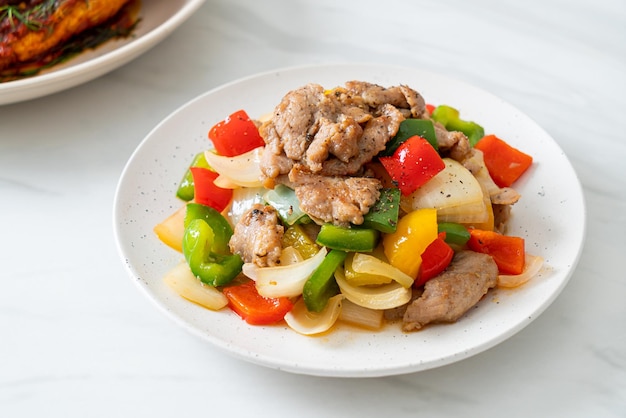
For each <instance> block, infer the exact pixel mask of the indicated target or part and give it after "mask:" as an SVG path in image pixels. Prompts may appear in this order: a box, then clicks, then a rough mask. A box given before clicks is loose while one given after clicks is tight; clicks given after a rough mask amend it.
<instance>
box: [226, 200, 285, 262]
mask: <svg viewBox="0 0 626 418" xmlns="http://www.w3.org/2000/svg"><path fill="white" fill-rule="evenodd" d="M283 233H284V228H283V226H282V225H280V223H279V222H278V213H277V212H276V209H274V208H273V207H271V206H264V205H261V204H258V203H257V204H255V205H253V206H252V208H250V209H249V210H248V211H247V212H246V213H245V214H244V215H243V217H242V218H241V220H240V221H239V222H238V223H237V225H236V226H235V231H234V234H233V236H232V237H231V239H230V242H229V243H228V244H229V247H230V251H231V252H232V253H234V254H239V255H240V256H241V258H242V259H243V261H244V262H246V263H254V264H256V265H258V266H259V267H266V266H275V265H277V264H280V254H281V252H282V251H281V250H282V246H281V240H282V237H283Z"/></svg>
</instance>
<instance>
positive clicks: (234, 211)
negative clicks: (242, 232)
mask: <svg viewBox="0 0 626 418" xmlns="http://www.w3.org/2000/svg"><path fill="white" fill-rule="evenodd" d="M218 179H219V177H218ZM216 184H217V183H216ZM220 187H221V186H220ZM265 191H266V190H265V188H263V187H240V188H238V189H234V190H233V198H232V199H231V200H230V205H229V206H228V207H227V208H226V209H225V210H224V211H223V212H222V214H223V215H224V216H225V217H226V219H228V221H229V222H230V224H231V226H232V227H233V228H234V226H235V225H237V223H239V220H240V219H241V217H242V216H243V214H244V213H246V212H247V211H248V210H249V209H250V208H251V207H252V206H253V205H254V204H255V203H263V193H265Z"/></svg>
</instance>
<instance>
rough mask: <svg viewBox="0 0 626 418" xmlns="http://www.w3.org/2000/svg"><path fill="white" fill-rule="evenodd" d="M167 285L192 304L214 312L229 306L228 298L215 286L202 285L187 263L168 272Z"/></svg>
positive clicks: (165, 278) (166, 276)
mask: <svg viewBox="0 0 626 418" xmlns="http://www.w3.org/2000/svg"><path fill="white" fill-rule="evenodd" d="M163 280H164V281H165V283H166V284H167V285H168V286H169V287H171V288H172V290H174V291H175V292H176V293H178V294H179V295H181V296H182V297H184V298H185V299H188V300H190V301H192V302H195V303H197V304H198V305H202V306H204V307H205V308H207V309H211V310H214V311H217V310H220V309H222V308H223V307H225V306H226V305H228V299H226V296H224V294H223V293H222V292H220V291H219V290H217V289H216V288H214V287H213V286H208V285H206V284H204V283H202V282H201V281H200V280H198V278H197V277H196V276H195V275H194V274H193V273H192V272H191V270H190V269H189V266H188V265H187V263H184V262H183V263H180V264H178V265H177V266H176V267H174V268H173V269H172V270H170V271H169V272H167V274H166V275H165V277H164V278H163Z"/></svg>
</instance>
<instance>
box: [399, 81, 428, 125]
mask: <svg viewBox="0 0 626 418" xmlns="http://www.w3.org/2000/svg"><path fill="white" fill-rule="evenodd" d="M400 91H401V92H402V94H403V95H404V98H405V100H406V102H407V104H408V105H409V109H410V110H411V116H412V117H414V118H418V119H424V118H427V117H428V112H427V111H426V101H425V100H424V97H422V95H421V94H419V93H418V92H417V91H416V90H413V89H412V88H410V87H409V86H406V85H404V84H402V85H400Z"/></svg>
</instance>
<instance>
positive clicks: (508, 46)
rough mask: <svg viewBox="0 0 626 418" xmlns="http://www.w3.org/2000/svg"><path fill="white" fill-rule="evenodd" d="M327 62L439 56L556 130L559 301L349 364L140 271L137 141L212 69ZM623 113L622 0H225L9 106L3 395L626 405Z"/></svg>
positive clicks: (584, 410)
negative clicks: (435, 345)
mask: <svg viewBox="0 0 626 418" xmlns="http://www.w3.org/2000/svg"><path fill="white" fill-rule="evenodd" d="M145 1H149V0H145ZM327 62H378V63H390V64H394V65H403V66H414V67H419V68H423V69H427V70H431V71H435V72H440V73H443V74H446V75H449V76H451V77H454V78H458V79H461V80H464V81H466V82H469V83H471V84H474V85H477V86H479V87H481V88H483V89H486V90H489V91H491V92H492V93H494V94H496V95H498V96H500V97H502V98H503V99H505V100H506V101H508V102H510V103H512V104H513V105H515V106H516V107H518V108H519V109H521V110H522V111H524V112H525V113H527V114H528V115H529V116H531V117H532V118H533V119H535V120H536V121H537V122H538V123H539V124H540V125H541V126H543V127H544V128H545V129H546V130H547V131H548V132H549V133H550V134H551V135H552V136H553V137H554V138H555V140H556V141H557V142H558V143H559V145H560V146H561V147H562V148H563V150H564V152H565V153H566V155H567V156H568V157H569V158H570V160H571V162H572V163H573V165H574V168H575V169H576V171H577V173H578V175H579V176H580V179H581V182H582V184H583V187H584V191H585V197H586V202H587V210H588V232H587V242H586V245H585V247H584V250H583V253H582V256H581V260H580V263H579V265H578V268H577V270H576V271H575V273H574V274H573V276H572V278H571V281H570V283H569V284H568V286H567V287H566V288H565V290H564V291H563V292H562V294H561V295H560V296H559V298H558V299H557V300H556V301H555V302H554V303H553V305H552V306H551V307H549V308H548V309H547V311H546V312H545V313H544V314H543V315H541V316H540V317H539V318H538V319H536V320H535V321H534V322H532V323H531V324H530V325H529V326H528V327H526V328H525V329H523V330H522V331H521V332H519V333H518V334H516V335H515V336H514V337H512V338H510V339H509V340H507V341H505V342H504V343H502V344H500V345H498V346H496V347H494V348H492V349H489V350H487V351H486V352H484V353H481V354H479V355H476V356H474V357H471V358H469V359H467V360H464V361H461V362H458V363H454V364H451V365H448V366H444V367H441V368H437V369H432V370H428V371H424V372H420V373H414V374H408V375H402V376H396V377H386V378H370V379H333V378H321V377H308V376H302V375H297V374H289V373H285V372H280V371H276V370H272V369H267V368H264V367H261V366H257V365H253V364H249V363H247V362H244V361H240V360H238V359H234V358H232V357H230V356H228V355H226V354H224V353H223V352H221V351H218V350H216V349H214V348H213V347H211V346H209V345H208V344H207V343H205V342H203V341H201V340H199V339H197V338H195V337H193V336H191V335H190V334H188V333H187V332H185V331H184V330H182V329H180V328H178V327H177V326H176V325H175V324H174V323H173V322H172V321H170V320H168V319H167V318H165V317H164V316H163V315H162V314H161V313H160V312H159V311H158V310H156V309H155V308H154V306H153V305H152V304H151V303H150V302H148V301H147V300H146V299H145V298H143V297H142V296H141V295H140V294H139V292H137V289H136V288H135V286H134V285H133V284H132V283H131V281H130V280H129V279H128V277H127V274H126V272H125V270H124V266H123V265H122V263H121V261H120V259H119V256H118V254H117V251H116V248H115V243H114V240H113V233H112V221H111V212H112V202H113V196H114V191H115V187H116V184H117V181H118V178H119V175H120V173H121V170H122V168H123V167H124V164H125V163H126V161H127V159H128V157H129V156H130V154H131V152H132V151H133V150H134V148H135V147H136V146H137V145H138V143H139V142H140V141H141V140H142V139H143V137H144V136H145V135H146V134H147V133H148V132H149V131H150V130H151V129H152V128H153V127H154V126H155V125H156V124H157V123H158V122H159V121H160V120H161V119H162V118H164V117H165V116H167V115H168V114H169V113H171V112H172V111H173V110H175V109H176V108H178V107H179V106H180V105H182V104H184V103H185V102H187V101H188V100H190V99H192V98H194V97H195V96H196V95H198V94H200V93H202V92H204V91H206V90H208V89H211V88H213V87H215V86H218V85H220V84H222V83H225V82H228V81H231V80H233V79H235V78H238V77H242V76H247V75H250V74H253V73H256V72H259V71H265V70H270V69H274V68H280V67H286V66H292V65H301V64H319V63H327ZM624 112H626V3H625V2H624V1H623V0H578V1H563V0H541V1H535V0H533V1H526V2H515V1H506V2H496V1H486V0H481V1H473V2H466V1H458V0H457V1H452V0H446V1H440V2H434V1H433V2H427V1H413V2H409V1H404V2H401V1H394V0H390V1H385V2H377V1H370V0H361V1H358V2H356V1H344V2H339V1H335V0H318V1H304V0H298V1H290V2H287V1H283V2H280V1H266V2H257V3H254V2H248V1H244V0H237V1H227V0H221V1H220V0H209V1H207V2H206V3H205V4H204V5H203V6H202V7H201V8H200V9H199V11H198V12H197V13H196V14H195V15H194V16H193V17H192V18H191V19H190V20H189V21H188V22H187V23H185V24H184V25H183V26H182V27H180V28H179V29H178V30H177V31H176V32H174V33H173V34H172V36H170V37H169V38H167V39H166V40H165V41H164V42H162V43H161V44H159V45H158V46H157V47H156V48H154V49H152V50H151V51H149V52H148V53H146V54H145V55H143V56H141V57H140V58H138V59H137V60H135V61H133V62H131V63H130V64H128V65H126V66H124V67H122V68H121V69H119V70H117V71H115V72H112V73H110V74H108V75H106V76H104V77H101V78H99V79H97V80H95V81H92V82H89V83H87V84H84V85H82V86H79V87H76V88H73V89H71V90H68V91H65V92H61V93H58V94H54V95H51V96H48V97H44V98H40V99H36V100H32V101H28V102H24V103H18V104H12V105H7V106H2V107H0V211H1V213H2V221H0V237H1V240H0V246H1V247H0V248H1V250H0V266H1V271H2V273H0V283H1V286H2V290H1V291H0V416H2V417H40V416H54V417H113V416H125V417H141V416H149V417H154V418H156V417H170V416H176V415H179V416H192V415H193V414H198V415H200V416H242V417H244V416H300V417H325V416H338V417H339V416H361V417H380V416H418V415H419V414H421V415H420V416H422V415H423V416H481V417H490V416H494V417H495V416H507V417H529V416H567V417H620V416H621V417H623V416H626V302H625V300H626V275H625V274H624V270H623V269H624V267H623V264H622V262H623V260H624V253H625V252H626V239H625V238H624V237H625V236H626V169H625V168H624V160H625V159H626V138H625V133H624V132H626V122H625V121H626V118H625V117H624ZM357 414H358V415H357Z"/></svg>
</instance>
